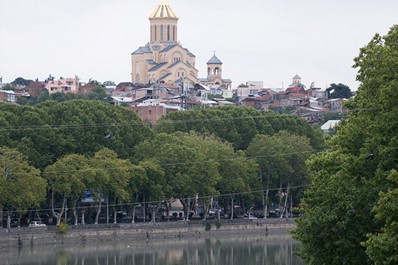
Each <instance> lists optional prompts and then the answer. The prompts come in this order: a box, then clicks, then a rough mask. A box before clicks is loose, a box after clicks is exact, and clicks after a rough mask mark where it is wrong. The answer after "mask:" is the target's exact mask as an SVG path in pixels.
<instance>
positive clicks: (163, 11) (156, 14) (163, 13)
mask: <svg viewBox="0 0 398 265" xmlns="http://www.w3.org/2000/svg"><path fill="white" fill-rule="evenodd" d="M151 18H174V19H178V17H177V15H176V13H175V12H174V11H173V10H172V9H171V7H170V5H169V4H168V3H167V2H166V0H162V1H161V2H160V4H159V5H158V6H157V7H156V8H155V9H154V10H153V12H152V13H151V14H150V16H149V19H151Z"/></svg>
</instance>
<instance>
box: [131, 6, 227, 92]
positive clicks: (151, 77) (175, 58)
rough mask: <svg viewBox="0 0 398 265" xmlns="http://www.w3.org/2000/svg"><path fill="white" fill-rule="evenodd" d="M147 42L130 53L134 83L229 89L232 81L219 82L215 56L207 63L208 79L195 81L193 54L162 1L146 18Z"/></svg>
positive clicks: (218, 67)
mask: <svg viewBox="0 0 398 265" xmlns="http://www.w3.org/2000/svg"><path fill="white" fill-rule="evenodd" d="M149 21H150V41H149V42H148V43H147V44H146V45H145V46H141V47H139V48H138V49H137V50H136V51H134V52H133V53H132V54H131V66H132V71H131V80H132V82H133V83H142V84H153V83H159V82H163V83H168V84H179V83H191V84H197V83H199V82H200V83H202V84H203V85H218V86H222V87H224V88H230V86H231V81H230V80H229V79H222V62H221V61H220V60H219V59H218V58H217V57H216V56H215V54H214V56H213V57H212V58H211V59H210V60H209V61H208V62H207V67H208V75H207V78H200V79H198V70H197V69H196V67H195V55H194V54H193V53H192V52H190V51H189V50H188V49H187V48H184V47H183V46H182V45H181V43H180V42H179V41H178V39H177V36H178V34H177V32H178V28H177V22H178V16H177V15H176V13H175V12H174V11H173V10H172V9H171V7H170V5H169V4H168V3H167V2H166V1H165V0H161V2H160V4H159V5H158V6H157V7H156V8H155V9H154V10H153V12H152V13H151V14H150V16H149Z"/></svg>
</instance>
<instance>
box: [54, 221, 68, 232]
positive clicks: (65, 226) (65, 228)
mask: <svg viewBox="0 0 398 265" xmlns="http://www.w3.org/2000/svg"><path fill="white" fill-rule="evenodd" d="M68 230H69V227H68V224H66V223H64V222H62V223H60V224H59V225H58V227H57V231H58V233H60V234H66V233H67V232H68Z"/></svg>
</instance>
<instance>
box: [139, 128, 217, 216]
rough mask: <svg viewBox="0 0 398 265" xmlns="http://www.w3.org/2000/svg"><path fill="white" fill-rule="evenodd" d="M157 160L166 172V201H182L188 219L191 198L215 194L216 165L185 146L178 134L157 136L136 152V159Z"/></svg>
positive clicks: (141, 145)
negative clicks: (174, 199)
mask: <svg viewBox="0 0 398 265" xmlns="http://www.w3.org/2000/svg"><path fill="white" fill-rule="evenodd" d="M148 159H149V160H154V161H156V162H157V163H159V164H160V165H161V166H162V168H163V170H164V173H165V175H164V177H165V183H166V185H165V187H164V188H163V191H164V194H165V196H166V198H172V197H174V198H180V199H181V200H182V202H183V204H184V210H185V214H186V216H187V213H188V208H189V202H190V198H194V197H195V196H196V194H200V195H211V194H214V193H215V192H216V189H215V184H216V183H217V182H218V180H219V178H220V177H219V173H218V171H217V164H216V162H214V161H207V160H206V158H205V155H204V154H203V153H202V152H198V150H197V149H195V148H192V147H190V146H188V145H187V144H185V143H184V142H183V141H182V140H180V139H178V137H177V136H175V135H167V134H158V135H156V136H155V138H154V139H152V140H150V141H148V140H147V141H144V142H142V143H141V144H139V145H138V146H137V147H136V149H135V156H134V160H135V161H136V162H141V161H145V160H148Z"/></svg>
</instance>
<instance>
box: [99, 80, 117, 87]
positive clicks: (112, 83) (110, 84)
mask: <svg viewBox="0 0 398 265" xmlns="http://www.w3.org/2000/svg"><path fill="white" fill-rule="evenodd" d="M102 85H103V86H116V83H115V82H114V81H111V80H108V81H105V82H103V83H102Z"/></svg>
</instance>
